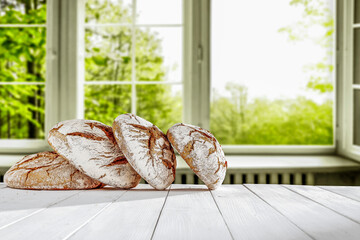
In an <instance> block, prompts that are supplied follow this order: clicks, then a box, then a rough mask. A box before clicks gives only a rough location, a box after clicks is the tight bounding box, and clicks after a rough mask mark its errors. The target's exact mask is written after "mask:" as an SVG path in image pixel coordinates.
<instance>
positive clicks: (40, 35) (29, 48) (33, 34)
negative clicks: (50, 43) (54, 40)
mask: <svg viewBox="0 0 360 240" xmlns="http://www.w3.org/2000/svg"><path fill="white" fill-rule="evenodd" d="M45 41H46V29H45V28H41V27H40V28H32V27H31V28H0V59H1V61H0V82H44V81H45V57H46V46H45Z"/></svg>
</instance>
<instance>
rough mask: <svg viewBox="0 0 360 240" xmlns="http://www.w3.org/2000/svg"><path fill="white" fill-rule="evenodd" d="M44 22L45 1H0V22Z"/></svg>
mask: <svg viewBox="0 0 360 240" xmlns="http://www.w3.org/2000/svg"><path fill="white" fill-rule="evenodd" d="M45 22H46V1H41V0H40V1H39V0H5V1H0V24H5V23H22V24H23V23H31V24H43V23H45Z"/></svg>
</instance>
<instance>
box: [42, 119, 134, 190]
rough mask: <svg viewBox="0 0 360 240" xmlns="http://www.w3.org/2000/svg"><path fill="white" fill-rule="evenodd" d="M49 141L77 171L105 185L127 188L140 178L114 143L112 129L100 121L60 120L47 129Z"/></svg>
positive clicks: (131, 186)
mask: <svg viewBox="0 0 360 240" xmlns="http://www.w3.org/2000/svg"><path fill="white" fill-rule="evenodd" d="M48 142H49V144H50V146H51V147H52V148H53V149H54V150H55V151H56V152H57V153H58V154H60V155H61V156H63V157H64V158H66V159H68V160H69V161H70V162H71V163H72V164H73V165H74V166H75V167H76V168H77V169H78V170H80V171H81V172H83V173H85V174H86V175H88V176H90V177H92V178H94V179H96V180H98V181H100V182H102V183H104V184H107V185H110V186H113V187H117V188H126V189H128V188H133V187H136V186H137V185H138V183H139V182H140V180H141V177H140V175H139V174H137V172H136V171H135V170H134V169H133V168H132V167H131V165H130V164H129V163H128V161H127V160H126V158H125V156H124V154H123V153H122V152H121V150H120V148H119V146H118V145H117V143H116V141H115V138H114V135H113V132H112V128H111V127H109V126H107V125H105V124H103V123H101V122H98V121H93V120H83V119H74V120H67V121H63V122H60V123H58V124H57V125H55V126H54V127H53V128H52V129H51V130H50V132H49V137H48Z"/></svg>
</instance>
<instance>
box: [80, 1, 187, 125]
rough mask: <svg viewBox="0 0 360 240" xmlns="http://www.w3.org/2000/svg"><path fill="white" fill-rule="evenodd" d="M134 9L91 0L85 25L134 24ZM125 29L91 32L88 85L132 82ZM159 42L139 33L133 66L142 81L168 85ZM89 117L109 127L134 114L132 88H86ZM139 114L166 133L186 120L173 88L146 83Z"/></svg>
mask: <svg viewBox="0 0 360 240" xmlns="http://www.w3.org/2000/svg"><path fill="white" fill-rule="evenodd" d="M130 8H131V6H123V5H122V3H121V2H116V3H113V2H112V1H97V0H88V1H87V2H86V22H90V23H94V22H97V23H114V22H121V23H131V22H132V16H131V11H130ZM131 33H132V32H131V28H129V27H126V26H116V27H102V28H100V27H98V28H89V29H87V31H86V33H85V34H86V36H85V52H86V58H85V66H86V77H85V78H86V80H87V81H103V80H112V81H131V79H132V59H131V49H132V41H131V40H132V39H131ZM161 54H162V53H161V40H160V39H159V38H158V36H157V34H156V32H153V31H151V30H149V29H143V28H138V29H136V45H135V62H136V71H135V72H136V79H137V80H138V81H140V80H141V81H164V77H165V69H164V64H163V63H164V59H163V57H162V55H161ZM85 92H86V94H85V97H86V98H85V117H86V118H87V119H94V120H98V121H101V122H104V123H105V124H109V125H111V124H112V122H113V120H114V119H115V118H116V117H117V116H118V115H119V114H122V113H127V112H131V94H132V88H131V85H130V84H126V85H120V86H113V85H111V86H109V85H100V86H96V87H91V86H89V87H87V88H86V91H85ZM136 100H137V101H136V105H137V108H136V111H137V115H139V116H141V117H143V118H145V119H147V120H149V121H151V122H153V123H154V124H156V125H157V126H158V127H159V128H160V129H162V130H163V131H165V132H166V131H167V129H168V128H169V127H171V126H172V125H173V124H175V123H177V122H180V121H181V119H182V104H181V102H182V101H181V96H180V95H179V94H175V96H172V91H171V87H170V85H163V84H143V85H137V86H136Z"/></svg>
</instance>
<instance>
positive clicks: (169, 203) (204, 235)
mask: <svg viewBox="0 0 360 240" xmlns="http://www.w3.org/2000/svg"><path fill="white" fill-rule="evenodd" d="M154 239H231V235H230V232H229V230H228V228H227V226H226V224H225V222H224V220H223V218H222V216H221V214H220V212H219V209H218V208H217V206H216V203H215V201H214V199H213V198H212V196H211V193H210V191H209V190H208V189H207V188H206V186H201V185H186V186H184V185H172V187H171V190H170V193H169V196H168V198H167V200H166V203H165V205H164V209H163V211H162V214H161V216H160V219H159V222H158V224H157V226H156V229H155V232H154Z"/></svg>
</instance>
